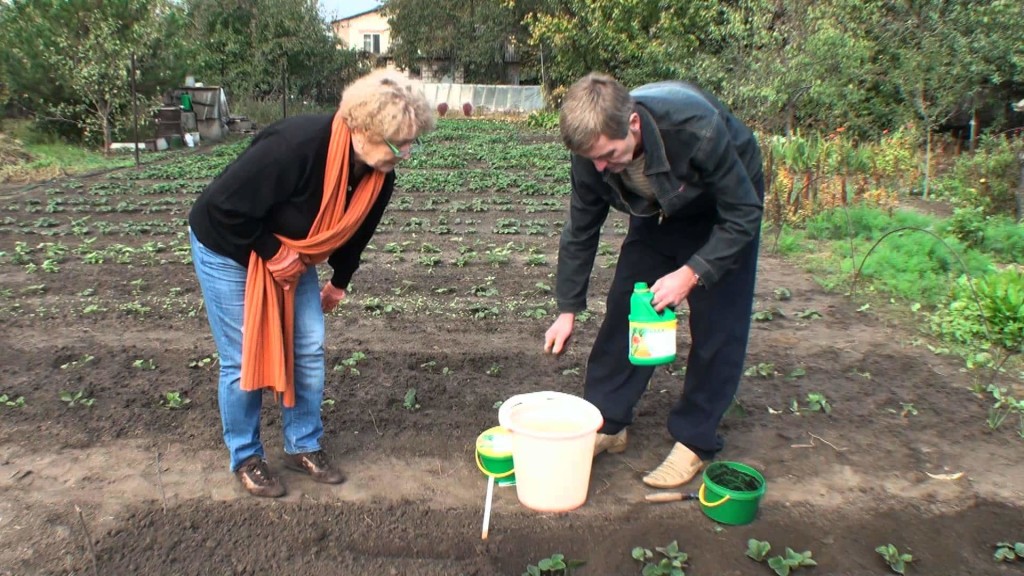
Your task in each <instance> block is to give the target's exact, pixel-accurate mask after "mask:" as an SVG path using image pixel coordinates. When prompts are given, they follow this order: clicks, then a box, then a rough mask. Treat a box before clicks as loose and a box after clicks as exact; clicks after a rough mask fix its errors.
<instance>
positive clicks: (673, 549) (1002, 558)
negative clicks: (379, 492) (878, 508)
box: [523, 538, 1024, 576]
mask: <svg viewBox="0 0 1024 576" xmlns="http://www.w3.org/2000/svg"><path fill="white" fill-rule="evenodd" d="M771 550H772V545H771V544H770V543H769V542H768V541H766V540H757V539H756V538H751V539H750V540H748V541H747V551H746V556H747V557H748V558H750V559H751V560H754V561H755V562H758V563H764V564H766V565H767V566H768V567H769V568H771V570H772V571H773V572H775V574H778V576H789V574H791V573H793V572H794V571H796V570H798V569H800V568H813V567H815V566H817V565H818V563H817V561H815V560H814V558H813V554H812V553H811V551H809V550H808V551H804V552H796V551H795V550H793V549H792V548H789V547H786V550H785V552H784V553H783V554H776V555H774V556H770V555H769V554H771ZM874 551H875V553H877V554H878V555H879V556H881V559H882V561H883V562H884V563H885V565H886V566H888V568H889V570H890V571H891V572H892V573H893V574H906V571H907V568H909V566H910V564H911V563H913V562H914V557H913V556H912V555H911V554H908V553H906V552H900V551H899V549H898V548H897V547H896V546H894V545H893V544H892V543H888V544H882V545H879V546H878V547H876V548H875V550H874ZM630 556H631V557H632V558H633V559H634V560H636V561H637V562H638V563H639V564H640V574H641V576H686V574H685V572H684V569H685V568H686V563H687V562H688V561H689V555H688V554H687V553H686V552H683V551H682V550H681V549H680V548H679V544H678V542H677V541H675V540H673V541H672V542H671V543H669V544H668V545H667V546H665V547H657V548H655V549H654V552H651V550H650V549H647V548H644V547H641V546H637V547H636V548H633V550H632V551H631V552H630ZM993 559H994V560H995V561H997V562H1020V561H1024V542H999V543H998V544H996V545H995V553H994V554H993ZM585 565H586V561H585V560H566V558H565V555H564V554H552V555H551V556H550V557H548V558H543V559H541V560H540V561H539V562H537V564H530V565H528V566H527V567H526V572H523V576H571V575H572V574H573V572H574V571H575V570H576V569H577V568H580V567H582V566H585Z"/></svg>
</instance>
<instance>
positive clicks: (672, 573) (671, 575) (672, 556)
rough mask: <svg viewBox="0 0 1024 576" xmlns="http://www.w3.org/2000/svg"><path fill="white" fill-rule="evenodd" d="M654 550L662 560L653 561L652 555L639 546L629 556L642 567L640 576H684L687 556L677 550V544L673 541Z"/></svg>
mask: <svg viewBox="0 0 1024 576" xmlns="http://www.w3.org/2000/svg"><path fill="white" fill-rule="evenodd" d="M655 550H656V551H657V552H658V553H659V554H661V555H662V556H663V558H661V559H660V560H657V561H655V558H654V553H653V552H651V551H650V550H648V549H647V548H643V547H641V546H637V547H636V548H633V551H632V554H631V555H632V556H633V559H634V560H636V561H637V562H640V563H641V564H642V565H643V568H642V569H641V571H640V574H641V575H642V576H686V572H684V571H683V568H685V567H686V561H687V560H689V555H688V554H687V553H686V552H683V551H682V550H680V549H679V544H678V543H677V542H676V541H675V540H673V541H672V542H671V543H669V545H668V546H665V547H664V548H655Z"/></svg>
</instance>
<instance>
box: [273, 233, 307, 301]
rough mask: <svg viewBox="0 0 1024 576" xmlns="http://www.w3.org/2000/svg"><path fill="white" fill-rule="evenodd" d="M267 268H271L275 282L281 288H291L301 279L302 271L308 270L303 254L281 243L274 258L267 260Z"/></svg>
mask: <svg viewBox="0 0 1024 576" xmlns="http://www.w3.org/2000/svg"><path fill="white" fill-rule="evenodd" d="M267 270H270V275H271V276H273V277H274V282H277V285H278V286H280V287H281V289H283V290H291V288H292V287H293V286H295V283H296V282H298V281H299V277H300V276H302V273H303V272H305V271H306V264H305V263H304V262H303V261H302V256H301V255H300V254H299V253H298V252H296V251H295V250H292V249H291V248H289V247H288V246H285V245H284V244H281V248H280V249H278V251H277V254H274V257H273V258H271V259H270V260H267Z"/></svg>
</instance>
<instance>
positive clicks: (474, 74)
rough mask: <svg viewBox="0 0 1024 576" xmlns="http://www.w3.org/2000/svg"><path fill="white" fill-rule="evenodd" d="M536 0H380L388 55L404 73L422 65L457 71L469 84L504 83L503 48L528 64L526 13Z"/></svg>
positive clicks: (538, 1) (536, 3)
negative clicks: (514, 51) (388, 42)
mask: <svg viewBox="0 0 1024 576" xmlns="http://www.w3.org/2000/svg"><path fill="white" fill-rule="evenodd" d="M541 3H542V1H541V0H529V1H526V2H524V1H515V0H435V1H432V2H423V1H422V0H385V2H384V4H383V13H384V15H385V16H387V18H388V26H389V28H390V30H391V47H390V55H391V56H392V57H393V58H394V59H395V63H396V64H398V65H399V66H401V67H403V68H407V69H413V70H415V69H418V68H419V67H420V66H421V65H422V64H423V63H424V61H428V62H430V63H431V64H432V65H433V64H436V65H437V66H438V70H439V72H441V73H442V74H450V75H452V76H453V77H454V76H455V75H456V74H458V73H459V72H462V73H463V75H464V76H465V78H466V80H467V81H469V82H481V83H501V82H504V81H505V77H504V73H505V70H504V65H505V54H506V49H510V48H512V47H515V49H517V50H519V54H517V55H516V56H517V58H520V59H522V60H523V61H525V62H527V63H532V58H533V55H532V54H526V53H524V52H523V51H524V50H525V49H526V48H527V47H528V40H529V31H528V30H527V28H526V26H525V25H523V23H522V22H523V19H524V17H525V15H526V14H527V13H528V11H530V10H532V9H533V8H534V6H535V5H539V4H541Z"/></svg>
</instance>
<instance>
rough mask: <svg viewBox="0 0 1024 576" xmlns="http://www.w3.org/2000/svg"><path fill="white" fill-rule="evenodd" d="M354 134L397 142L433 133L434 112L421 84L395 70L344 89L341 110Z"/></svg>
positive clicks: (362, 80)
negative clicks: (411, 133) (410, 134)
mask: <svg viewBox="0 0 1024 576" xmlns="http://www.w3.org/2000/svg"><path fill="white" fill-rule="evenodd" d="M338 110H339V112H340V113H341V116H342V118H344V119H345V122H346V123H347V124H348V127H349V129H351V130H361V131H363V132H365V133H366V134H368V135H370V136H371V137H374V138H379V139H385V138H386V139H395V138H398V137H401V136H402V135H405V134H408V131H409V128H410V127H412V128H414V129H415V132H416V135H417V136H418V135H420V134H423V133H424V132H429V131H430V130H433V129H434V125H435V124H436V122H437V121H436V119H435V117H434V109H433V107H431V105H430V102H428V101H427V97H426V96H425V95H424V94H423V90H422V89H421V88H420V86H419V84H418V83H416V82H413V81H411V80H409V79H408V78H406V77H405V76H403V75H401V74H399V73H398V72H395V71H392V70H377V71H374V72H371V73H369V74H367V75H365V76H363V77H361V78H359V79H358V80H356V81H355V82H353V83H352V84H351V85H349V86H348V88H345V90H344V92H342V95H341V105H340V106H339V108H338Z"/></svg>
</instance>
